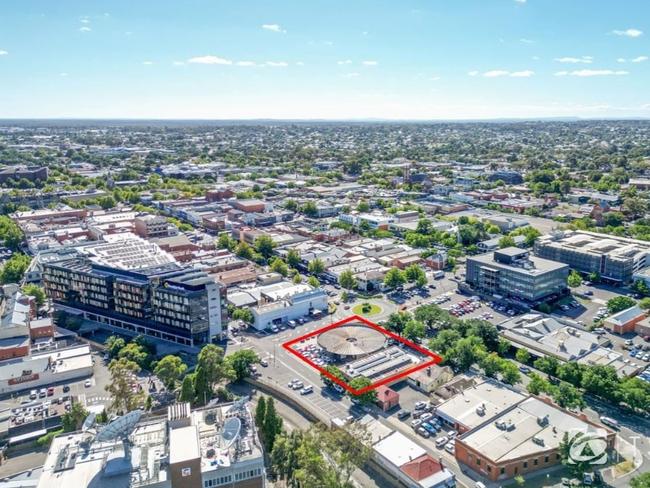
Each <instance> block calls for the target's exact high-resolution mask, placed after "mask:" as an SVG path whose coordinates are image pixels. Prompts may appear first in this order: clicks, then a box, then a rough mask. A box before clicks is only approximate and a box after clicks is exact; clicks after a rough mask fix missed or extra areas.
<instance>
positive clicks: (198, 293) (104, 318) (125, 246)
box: [42, 234, 225, 346]
mask: <svg viewBox="0 0 650 488" xmlns="http://www.w3.org/2000/svg"><path fill="white" fill-rule="evenodd" d="M109 237H111V239H110V240H109V241H103V242H99V243H92V244H91V245H87V246H81V247H79V248H77V251H78V253H77V255H76V256H75V257H72V258H70V257H67V258H66V259H62V260H58V261H51V262H47V263H44V265H43V273H42V278H43V284H44V286H45V291H46V293H47V295H48V296H49V297H50V299H52V301H53V303H54V306H55V308H56V309H60V310H68V311H72V312H74V313H81V314H82V315H83V317H84V318H85V319H87V320H90V321H94V322H97V323H100V324H105V325H107V326H110V327H117V328H120V329H123V330H125V331H129V332H132V333H135V334H145V335H149V336H152V337H156V338H159V339H163V340H167V341H172V342H176V343H178V344H184V345H188V346H193V345H198V344H203V343H206V342H210V341H212V340H214V339H216V338H219V337H221V335H222V332H223V331H222V316H225V312H224V311H223V306H222V301H221V293H220V289H219V285H218V284H217V282H216V281H215V280H214V278H211V277H210V276H209V275H208V274H207V273H205V272H203V271H199V270H195V269H193V268H189V267H182V266H181V265H179V264H178V263H177V262H176V261H175V260H174V258H173V257H172V256H171V255H170V254H168V253H166V252H165V251H162V250H161V249H160V248H159V247H158V246H157V245H156V244H153V243H150V242H147V241H144V240H142V239H140V238H138V237H136V236H134V235H133V234H128V235H114V236H109Z"/></svg>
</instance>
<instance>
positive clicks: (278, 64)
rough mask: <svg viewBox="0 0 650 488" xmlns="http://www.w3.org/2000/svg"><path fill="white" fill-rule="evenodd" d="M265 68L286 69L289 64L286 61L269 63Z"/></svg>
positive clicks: (265, 64)
mask: <svg viewBox="0 0 650 488" xmlns="http://www.w3.org/2000/svg"><path fill="white" fill-rule="evenodd" d="M264 66H271V67H272V68H286V67H287V66H289V63H287V62H285V61H267V62H266V63H264Z"/></svg>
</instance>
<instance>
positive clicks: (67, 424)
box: [61, 401, 88, 432]
mask: <svg viewBox="0 0 650 488" xmlns="http://www.w3.org/2000/svg"><path fill="white" fill-rule="evenodd" d="M86 417H88V410H86V409H85V408H84V406H83V405H82V404H81V403H79V402H77V401H73V402H72V407H70V411H68V412H66V413H64V414H63V416H62V417H61V425H62V426H63V431H64V432H73V431H75V430H79V429H81V426H82V425H83V423H84V420H86Z"/></svg>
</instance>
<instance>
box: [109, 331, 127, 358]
mask: <svg viewBox="0 0 650 488" xmlns="http://www.w3.org/2000/svg"><path fill="white" fill-rule="evenodd" d="M104 345H105V346H106V351H107V352H108V355H109V356H110V357H111V358H115V357H117V355H118V354H119V352H120V351H121V350H122V349H123V348H124V346H126V342H125V341H124V339H122V338H121V337H118V336H114V335H112V336H109V337H108V339H106V342H104Z"/></svg>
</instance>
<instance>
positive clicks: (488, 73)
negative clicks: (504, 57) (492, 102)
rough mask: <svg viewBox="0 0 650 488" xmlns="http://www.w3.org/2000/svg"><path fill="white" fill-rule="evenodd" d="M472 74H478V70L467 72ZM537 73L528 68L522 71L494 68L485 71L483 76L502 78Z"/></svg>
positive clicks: (528, 75) (527, 76) (521, 76)
mask: <svg viewBox="0 0 650 488" xmlns="http://www.w3.org/2000/svg"><path fill="white" fill-rule="evenodd" d="M467 74H468V75H470V76H476V75H478V74H479V72H478V71H470V72H469V73H467ZM534 74H535V72H534V71H532V70H529V69H526V70H521V71H507V70H505V69H493V70H490V71H486V72H484V73H483V74H482V75H481V76H483V77H484V78H501V77H504V76H509V77H511V78H530V77H531V76H533V75H534Z"/></svg>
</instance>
